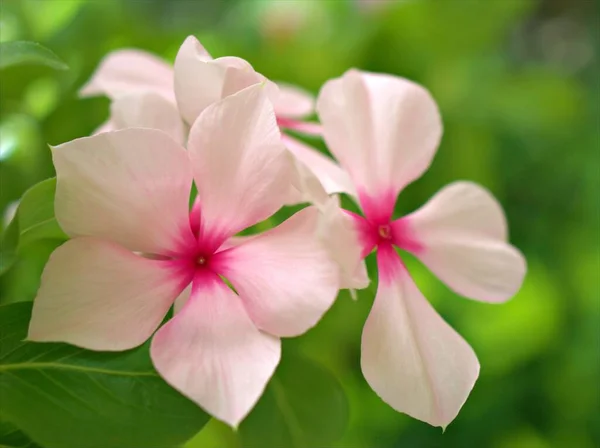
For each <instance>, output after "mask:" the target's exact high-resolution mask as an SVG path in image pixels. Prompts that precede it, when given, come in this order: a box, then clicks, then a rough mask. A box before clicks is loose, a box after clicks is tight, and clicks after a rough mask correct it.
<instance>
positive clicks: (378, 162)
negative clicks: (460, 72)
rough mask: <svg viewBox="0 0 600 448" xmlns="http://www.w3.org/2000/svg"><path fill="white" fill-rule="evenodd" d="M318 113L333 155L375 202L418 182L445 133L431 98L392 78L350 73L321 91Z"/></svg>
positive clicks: (412, 85)
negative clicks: (415, 181)
mask: <svg viewBox="0 0 600 448" xmlns="http://www.w3.org/2000/svg"><path fill="white" fill-rule="evenodd" d="M317 111H318V113H319V117H320V119H321V123H322V125H323V135H324V138H325V141H326V142H327V145H328V147H329V150H330V151H331V152H332V153H333V155H335V157H336V158H337V159H338V160H339V161H340V164H341V165H342V167H343V168H344V169H345V170H346V171H348V173H350V176H351V177H352V180H353V181H354V183H355V185H356V187H357V189H358V190H360V192H361V193H363V194H365V195H367V196H371V197H372V196H378V195H381V194H388V193H389V194H391V196H393V197H396V195H397V194H398V192H399V191H400V190H401V189H402V188H403V187H404V186H405V185H407V184H409V183H410V182H412V181H413V180H415V179H417V178H418V177H420V176H421V174H423V172H424V171H425V170H426V169H427V168H428V167H429V164H430V163H431V160H432V158H433V156H434V154H435V151H436V149H437V145H438V143H439V140H440V137H441V133H442V124H441V119H440V116H439V112H438V109H437V106H436V104H435V102H434V100H433V99H432V98H431V96H430V94H429V93H428V92H427V91H426V90H425V89H424V88H422V87H420V86H419V85H417V84H415V83H413V82H411V81H408V80H406V79H402V78H398V77H394V76H391V75H383V74H374V73H365V72H359V71H357V70H350V71H348V72H346V74H344V76H342V77H341V78H337V79H334V80H330V81H328V82H327V83H326V84H325V85H324V86H323V88H322V89H321V92H320V94H319V98H318V101H317Z"/></svg>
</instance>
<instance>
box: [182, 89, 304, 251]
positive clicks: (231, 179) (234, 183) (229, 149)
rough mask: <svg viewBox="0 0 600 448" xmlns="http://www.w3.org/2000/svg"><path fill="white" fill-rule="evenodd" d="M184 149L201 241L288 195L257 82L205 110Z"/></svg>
mask: <svg viewBox="0 0 600 448" xmlns="http://www.w3.org/2000/svg"><path fill="white" fill-rule="evenodd" d="M188 151H189V154H190V157H191V159H192V164H193V168H194V179H195V181H196V185H197V187H198V197H199V198H200V207H201V214H202V224H201V229H200V232H201V234H202V235H203V236H204V238H205V239H206V238H212V239H215V241H217V240H218V242H217V243H222V242H223V241H224V240H225V239H226V238H228V237H230V236H232V235H234V234H236V233H237V232H239V231H240V230H243V229H245V228H247V227H249V226H251V225H253V224H256V223H257V222H260V221H263V220H264V219H266V218H268V217H269V216H271V215H272V214H273V213H275V212H276V211H277V210H278V209H279V208H280V207H281V206H282V205H283V204H284V202H285V201H286V199H287V198H288V197H289V191H290V188H291V181H290V179H291V177H292V176H291V173H292V171H291V170H292V166H291V164H290V161H289V156H288V155H287V154H286V151H285V147H284V146H283V144H282V143H281V136H280V134H279V130H278V129H277V124H276V123H275V115H274V113H273V108H272V106H271V104H270V102H269V100H268V98H267V96H266V93H265V90H264V88H263V87H262V86H261V85H256V86H252V87H249V88H247V89H244V90H243V91H241V92H238V93H236V94H234V95H231V96H229V97H227V98H225V99H223V100H222V101H220V102H218V103H216V104H213V105H211V106H209V107H208V108H206V109H205V110H204V112H202V114H201V115H200V116H199V117H198V119H197V120H196V122H195V123H194V126H193V127H192V130H191V131H190V136H189V141H188ZM215 249H216V247H215Z"/></svg>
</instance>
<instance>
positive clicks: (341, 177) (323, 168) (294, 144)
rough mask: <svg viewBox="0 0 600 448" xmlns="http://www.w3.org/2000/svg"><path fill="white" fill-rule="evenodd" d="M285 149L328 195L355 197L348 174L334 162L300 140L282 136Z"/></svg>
mask: <svg viewBox="0 0 600 448" xmlns="http://www.w3.org/2000/svg"><path fill="white" fill-rule="evenodd" d="M282 138H283V142H284V144H285V146H286V147H287V149H288V150H289V151H290V152H291V153H292V154H293V155H294V156H295V157H296V158H297V159H298V160H299V161H300V162H302V163H303V164H304V165H306V167H308V169H310V171H312V173H313V174H314V175H315V177H316V178H317V179H318V180H319V181H320V182H321V185H323V188H324V189H325V191H326V192H327V193H328V194H334V193H346V194H349V195H351V196H356V190H355V189H354V185H353V184H352V181H351V180H350V177H349V176H348V174H347V173H346V172H345V171H344V170H343V169H342V168H341V167H340V166H339V165H338V164H337V163H335V161H333V160H332V159H330V158H329V157H327V156H326V155H325V154H322V153H320V152H319V151H318V150H316V149H315V148H312V147H310V146H308V145H306V144H305V143H302V142H301V141H300V140H297V139H295V138H292V137H289V136H287V135H283V136H282Z"/></svg>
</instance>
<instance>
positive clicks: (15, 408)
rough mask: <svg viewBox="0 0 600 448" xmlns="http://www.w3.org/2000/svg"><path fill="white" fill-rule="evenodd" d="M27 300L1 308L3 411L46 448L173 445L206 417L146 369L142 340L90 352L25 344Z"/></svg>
mask: <svg viewBox="0 0 600 448" xmlns="http://www.w3.org/2000/svg"><path fill="white" fill-rule="evenodd" d="M31 306H32V304H31V303H14V304H10V305H4V306H0V328H2V338H1V339H0V396H1V397H2V403H1V405H2V408H1V409H2V414H3V416H5V418H6V419H8V420H9V421H10V422H12V423H13V424H14V425H16V426H17V427H18V428H20V429H21V430H22V431H23V432H24V433H25V434H27V435H28V436H29V437H31V439H32V440H34V441H35V442H36V443H38V444H40V445H41V446H43V447H44V448H142V447H143V448H173V447H176V446H180V445H181V444H183V443H185V442H186V440H187V439H189V438H190V437H192V436H193V435H194V434H196V433H197V432H198V431H199V430H200V429H201V428H202V427H203V426H204V425H205V424H206V422H207V421H208V416H207V415H206V414H205V413H204V412H202V410H200V408H199V407H197V406H196V405H195V404H194V403H192V402H191V401H189V400H188V399H186V398H185V397H183V396H182V395H180V394H179V393H178V392H176V391H175V390H174V389H172V388H171V387H169V386H168V385H167V384H166V383H165V382H164V381H163V380H162V378H160V377H159V376H158V374H157V373H156V371H155V370H154V369H153V367H152V362H151V360H150V357H149V353H148V344H145V345H143V346H141V347H139V348H137V349H133V350H128V351H126V352H119V353H108V352H92V351H87V350H84V349H81V348H78V347H74V346H70V345H67V344H57V343H34V342H27V341H24V339H25V337H26V334H27V327H28V324H29V319H30V316H31Z"/></svg>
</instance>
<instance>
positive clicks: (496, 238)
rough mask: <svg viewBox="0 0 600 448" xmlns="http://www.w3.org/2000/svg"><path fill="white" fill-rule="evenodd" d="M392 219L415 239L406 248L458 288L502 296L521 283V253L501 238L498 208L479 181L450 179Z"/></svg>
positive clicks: (480, 296) (476, 295) (477, 295)
mask: <svg viewBox="0 0 600 448" xmlns="http://www.w3.org/2000/svg"><path fill="white" fill-rule="evenodd" d="M398 225H403V226H404V227H405V228H406V229H408V231H409V234H410V239H412V240H413V241H414V242H416V244H413V245H412V247H407V248H406V249H407V250H409V251H410V252H412V253H413V254H415V255H416V256H417V257H418V258H419V259H420V260H421V261H422V262H423V263H424V264H425V265H427V267H428V268H429V269H431V271H432V272H433V273H434V274H436V275H437V276H438V277H439V278H440V279H441V280H442V281H443V282H445V283H446V284H447V285H448V286H449V287H450V288H451V289H453V290H454V291H456V292H457V293H458V294H461V295H463V296H465V297H469V298H471V299H477V300H483V301H486V302H502V301H505V300H508V299H510V298H511V297H512V296H513V295H515V294H516V293H517V291H518V290H519V288H520V287H521V284H522V282H523V278H524V276H525V272H526V270H527V267H526V262H525V259H524V258H523V256H522V255H521V253H520V252H519V251H518V250H517V249H515V248H514V247H513V246H511V245H510V244H508V243H507V242H506V238H507V229H506V220H505V218H504V213H503V212H502V209H501V207H500V205H499V204H498V202H497V201H496V200H495V199H494V198H493V196H492V195H491V194H490V193H489V192H488V191H486V190H485V189H483V188H482V187H480V186H477V185H475V184H472V183H470V182H456V183H454V184H451V185H449V186H447V187H445V188H443V189H442V190H441V191H440V192H438V193H437V194H436V195H435V196H433V198H431V200H430V201H429V202H428V203H427V204H425V205H424V206H423V207H422V208H421V209H419V210H417V211H416V212H414V213H412V214H411V215H409V216H407V217H405V218H402V219H400V220H398V221H396V222H395V223H394V224H393V226H394V227H397V226H398ZM394 233H397V232H396V230H394ZM399 245H400V246H402V244H399Z"/></svg>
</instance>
